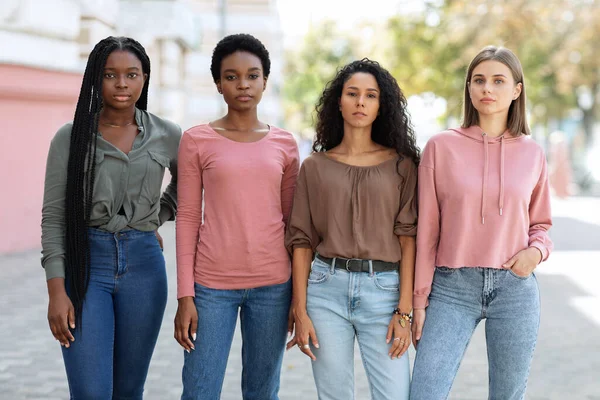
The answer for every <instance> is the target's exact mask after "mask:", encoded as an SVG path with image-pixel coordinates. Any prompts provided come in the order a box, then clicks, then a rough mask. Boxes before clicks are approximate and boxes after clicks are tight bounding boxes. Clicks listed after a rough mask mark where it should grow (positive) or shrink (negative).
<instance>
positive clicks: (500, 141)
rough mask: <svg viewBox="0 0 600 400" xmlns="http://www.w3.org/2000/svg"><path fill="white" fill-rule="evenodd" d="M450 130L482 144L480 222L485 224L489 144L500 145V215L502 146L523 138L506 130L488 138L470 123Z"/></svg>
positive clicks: (502, 190)
mask: <svg viewBox="0 0 600 400" xmlns="http://www.w3.org/2000/svg"><path fill="white" fill-rule="evenodd" d="M450 130H451V131H454V132H457V133H459V134H461V135H463V136H464V137H466V138H468V139H469V140H474V141H477V142H480V143H481V144H482V146H481V151H483V160H484V161H483V180H482V183H481V223H482V224H485V215H486V195H487V186H488V169H489V146H493V145H500V194H499V196H498V213H499V214H500V215H502V209H503V207H504V146H505V144H507V143H513V142H516V141H519V140H522V139H523V136H513V135H512V134H511V133H510V132H509V131H508V130H506V131H505V132H504V133H503V134H502V135H500V136H498V137H494V138H490V137H489V136H488V135H487V134H486V133H485V132H484V131H483V129H481V128H480V127H479V126H478V125H472V126H470V127H468V128H452V129H450Z"/></svg>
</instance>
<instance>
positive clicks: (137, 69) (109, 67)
mask: <svg viewBox="0 0 600 400" xmlns="http://www.w3.org/2000/svg"><path fill="white" fill-rule="evenodd" d="M104 69H105V70H107V69H116V68H113V67H104ZM127 69H136V70H138V71H139V70H140V69H139V68H138V67H129V68H127Z"/></svg>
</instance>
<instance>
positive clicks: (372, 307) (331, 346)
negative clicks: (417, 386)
mask: <svg viewBox="0 0 600 400" xmlns="http://www.w3.org/2000/svg"><path fill="white" fill-rule="evenodd" d="M334 263H335V260H334V261H333V262H332V265H333V264H334ZM332 265H329V264H326V263H325V262H323V261H321V260H320V259H318V258H315V260H314V262H313V264H312V268H311V272H310V276H309V278H308V291H307V311H308V315H309V317H310V318H311V320H312V322H313V325H314V327H315V333H316V335H317V338H318V340H319V348H318V349H317V348H315V347H314V346H312V344H311V350H312V352H313V353H314V355H315V357H316V358H317V360H316V361H314V362H313V363H312V367H313V375H314V378H315V384H316V386H317V392H318V395H319V400H334V399H336V400H349V399H353V398H354V339H355V338H356V339H357V340H358V346H359V349H360V354H361V358H362V361H363V365H364V367H365V371H366V374H367V379H368V381H369V387H370V390H371V398H372V399H373V400H389V399H394V400H406V399H408V390H409V379H410V366H409V361H408V352H406V353H404V354H403V355H402V357H400V358H397V359H393V360H392V359H391V358H390V356H388V351H389V349H390V347H391V345H392V343H390V344H387V343H386V335H387V330H388V325H389V323H390V320H391V319H392V312H393V311H394V308H396V307H397V306H398V299H399V296H400V293H399V276H398V271H389V272H388V271H386V272H375V273H368V272H347V271H345V270H343V269H335V268H333V266H332Z"/></svg>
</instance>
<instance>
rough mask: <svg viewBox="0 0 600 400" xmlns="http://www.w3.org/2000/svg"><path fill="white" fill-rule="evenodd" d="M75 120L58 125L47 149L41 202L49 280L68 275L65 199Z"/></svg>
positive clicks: (45, 266)
mask: <svg viewBox="0 0 600 400" xmlns="http://www.w3.org/2000/svg"><path fill="white" fill-rule="evenodd" d="M71 128H72V124H67V125H65V126H63V127H62V128H60V129H59V131H58V132H57V133H56V135H55V136H54V138H53V139H52V142H51V143H50V149H49V151H48V159H47V161H46V177H45V179H44V201H43V205H42V266H43V267H44V270H45V272H46V280H49V279H52V278H64V277H65V253H66V250H65V229H66V223H65V199H66V193H67V166H68V163H69V147H70V135H71Z"/></svg>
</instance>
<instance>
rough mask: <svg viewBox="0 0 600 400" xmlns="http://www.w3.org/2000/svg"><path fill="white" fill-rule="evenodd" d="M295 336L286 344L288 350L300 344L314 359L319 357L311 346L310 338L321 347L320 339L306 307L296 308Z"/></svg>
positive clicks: (302, 349)
mask: <svg viewBox="0 0 600 400" xmlns="http://www.w3.org/2000/svg"><path fill="white" fill-rule="evenodd" d="M294 323H295V325H294V332H295V334H294V337H293V338H292V340H290V341H289V342H288V344H287V346H286V350H289V349H291V348H292V347H293V346H294V345H298V347H299V348H300V350H301V351H302V352H303V353H304V354H306V355H307V356H308V357H310V358H311V359H312V360H313V361H315V360H316V359H317V357H315V355H314V354H313V352H312V351H311V349H310V346H309V344H308V343H309V342H308V341H309V339H310V341H311V342H312V344H313V346H315V347H316V348H317V349H318V348H319V341H318V339H317V334H316V333H315V327H314V326H313V323H312V321H311V319H310V317H309V316H308V313H307V312H306V309H302V310H301V309H300V308H295V309H294Z"/></svg>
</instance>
